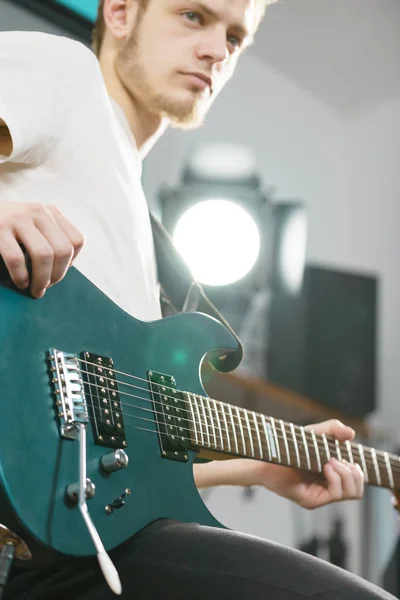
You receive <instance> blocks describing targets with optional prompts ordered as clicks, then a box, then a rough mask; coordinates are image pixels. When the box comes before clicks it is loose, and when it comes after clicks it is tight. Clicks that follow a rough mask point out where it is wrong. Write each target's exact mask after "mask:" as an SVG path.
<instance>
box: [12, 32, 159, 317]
mask: <svg viewBox="0 0 400 600" xmlns="http://www.w3.org/2000/svg"><path fill="white" fill-rule="evenodd" d="M0 118H1V119H3V121H5V123H6V124H7V126H8V127H9V129H10V132H11V136H12V140H13V152H12V154H11V156H10V157H9V158H6V157H4V156H1V155H0V202H1V201H6V200H7V201H19V202H35V203H40V204H48V205H54V206H57V207H58V208H59V209H60V210H61V211H62V213H63V214H64V215H65V216H66V218H67V219H69V220H70V221H71V223H73V225H74V226H75V227H76V228H77V229H79V230H80V231H81V232H82V233H83V235H84V236H85V238H86V245H85V246H84V248H83V250H82V251H81V253H80V254H79V256H78V257H77V259H76V260H75V262H74V266H75V267H77V268H78V269H79V271H81V273H83V274H84V275H85V276H86V277H87V278H88V279H90V280H91V281H92V282H93V283H94V284H95V285H96V286H97V287H99V288H100V289H101V290H102V291H103V292H104V293H105V294H107V295H108V296H109V297H110V298H111V299H112V300H114V302H116V303H117V304H118V305H119V306H121V308H123V309H124V310H126V311H127V312H129V313H130V314H131V315H133V316H135V317H137V318H138V319H141V320H143V321H151V320H155V319H159V318H161V309H160V302H159V287H158V282H157V275H156V265H155V256H154V247H153V238H152V232H151V225H150V219H149V214H148V208H147V202H146V199H145V196H144V193H143V189H142V185H141V180H140V177H141V162H140V159H139V154H138V151H137V147H136V144H135V140H134V138H133V135H132V133H131V130H130V128H129V124H128V122H127V120H126V117H125V115H124V113H123V111H122V109H121V108H120V107H119V106H118V105H117V104H116V102H114V101H113V100H111V99H110V97H109V95H108V93H107V90H106V87H105V84H104V80H103V76H102V74H101V70H100V66H99V63H98V61H97V58H96V57H95V56H94V54H93V53H92V52H91V51H90V50H89V49H88V48H86V47H85V46H84V45H83V44H80V43H79V42H75V41H73V40H71V39H69V38H65V37H60V36H54V35H48V34H44V33H36V32H34V33H31V32H15V31H12V32H1V33H0Z"/></svg>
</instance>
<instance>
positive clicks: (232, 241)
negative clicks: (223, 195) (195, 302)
mask: <svg viewBox="0 0 400 600" xmlns="http://www.w3.org/2000/svg"><path fill="white" fill-rule="evenodd" d="M173 240H174V243H175V246H176V248H177V249H178V251H179V252H180V253H181V255H182V256H183V258H184V259H185V261H186V262H187V264H188V265H189V267H190V269H191V271H192V273H193V275H194V277H195V279H197V281H199V282H200V283H204V284H207V285H213V286H222V285H228V284H231V283H234V282H235V281H239V280H240V279H242V277H244V276H245V275H247V273H249V271H250V270H251V269H252V268H253V266H254V265H255V263H256V261H257V258H258V254H259V252H260V232H259V229H258V226H257V224H256V223H255V221H254V219H253V217H252V216H251V215H250V214H249V213H248V212H246V210H245V209H244V208H242V207H241V206H239V205H238V204H236V203H234V202H232V201H231V200H224V199H210V200H203V201H200V202H198V203H197V204H195V205H193V206H191V207H190V208H189V209H188V210H187V211H186V212H185V213H184V214H183V215H182V216H181V217H180V219H179V221H178V224H177V225H176V228H175V231H174V234H173ZM227 248H229V260H227V253H226V249H227Z"/></svg>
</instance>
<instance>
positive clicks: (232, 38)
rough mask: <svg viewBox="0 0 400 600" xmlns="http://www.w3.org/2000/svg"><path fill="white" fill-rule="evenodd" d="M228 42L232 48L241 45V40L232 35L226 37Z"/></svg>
mask: <svg viewBox="0 0 400 600" xmlns="http://www.w3.org/2000/svg"><path fill="white" fill-rule="evenodd" d="M228 42H229V43H230V44H231V46H233V47H234V48H240V46H241V45H242V42H241V41H240V40H239V38H237V37H235V36H234V35H231V36H229V37H228Z"/></svg>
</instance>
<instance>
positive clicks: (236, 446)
mask: <svg viewBox="0 0 400 600" xmlns="http://www.w3.org/2000/svg"><path fill="white" fill-rule="evenodd" d="M228 409H229V416H230V418H231V423H232V426H233V438H234V440H235V448H236V454H239V446H238V441H237V436H236V427H235V421H234V420H233V413H232V407H231V405H230V404H228Z"/></svg>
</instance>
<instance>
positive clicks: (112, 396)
mask: <svg viewBox="0 0 400 600" xmlns="http://www.w3.org/2000/svg"><path fill="white" fill-rule="evenodd" d="M81 358H82V361H81V362H82V372H83V374H82V379H83V381H84V388H85V396H86V399H87V406H88V412H89V414H90V417H91V419H90V420H91V422H92V428H93V438H94V441H95V443H96V444H99V445H100V446H107V447H109V448H126V447H127V445H128V443H127V441H126V437H125V424H124V417H123V413H122V410H121V401H120V396H119V391H118V383H117V378H116V376H115V371H114V362H113V360H112V358H108V357H106V356H99V355H98V354H93V353H92V352H82V353H81Z"/></svg>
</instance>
